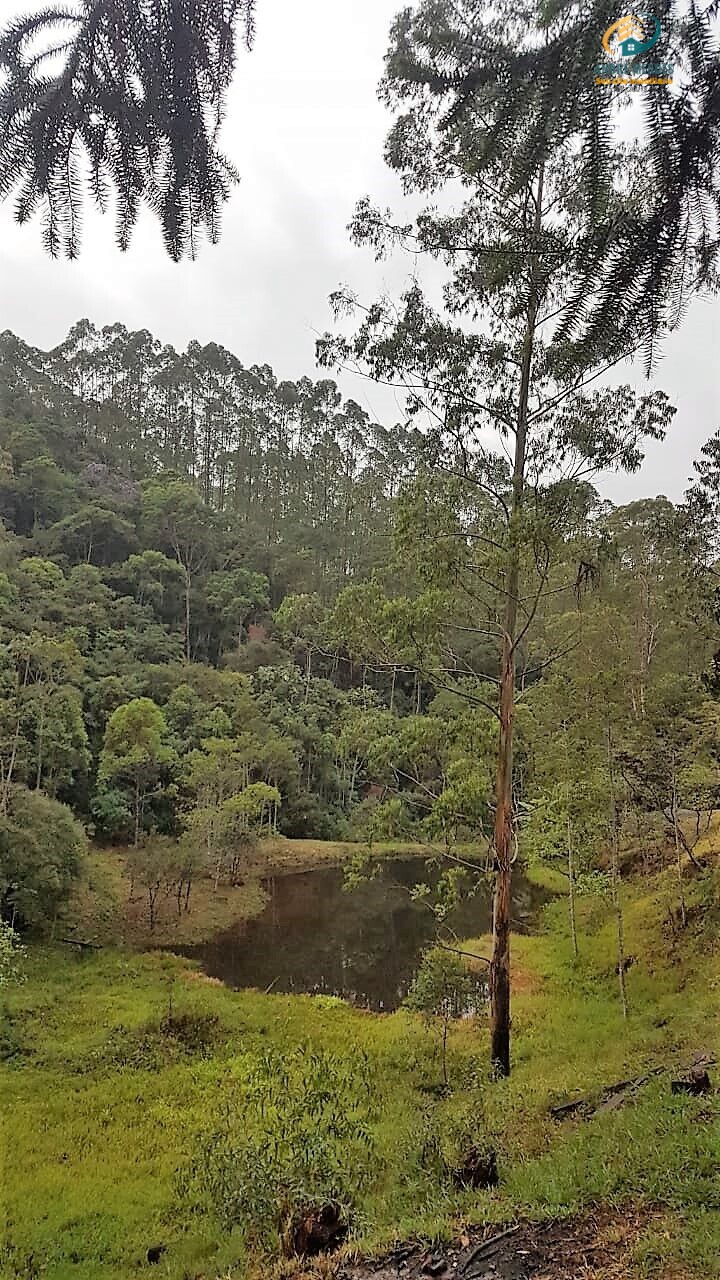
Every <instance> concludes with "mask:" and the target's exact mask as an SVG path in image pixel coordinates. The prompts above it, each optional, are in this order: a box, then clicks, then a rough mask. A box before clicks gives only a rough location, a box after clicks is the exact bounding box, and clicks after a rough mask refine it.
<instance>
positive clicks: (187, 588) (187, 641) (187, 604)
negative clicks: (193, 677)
mask: <svg viewBox="0 0 720 1280" xmlns="http://www.w3.org/2000/svg"><path fill="white" fill-rule="evenodd" d="M190 581H191V580H190V571H189V569H187V568H186V569H185V657H186V659H187V661H188V662H189V661H190V658H191V656H192V655H191V652H190Z"/></svg>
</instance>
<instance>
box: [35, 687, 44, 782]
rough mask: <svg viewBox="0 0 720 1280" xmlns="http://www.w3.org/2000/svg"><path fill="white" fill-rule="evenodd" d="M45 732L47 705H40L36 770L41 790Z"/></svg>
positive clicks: (36, 780) (36, 778)
mask: <svg viewBox="0 0 720 1280" xmlns="http://www.w3.org/2000/svg"><path fill="white" fill-rule="evenodd" d="M44 734H45V707H44V706H43V705H42V704H41V706H40V723H39V724H38V741H37V769H36V771H35V790H36V791H39V790H40V783H41V782H42V765H43V737H44Z"/></svg>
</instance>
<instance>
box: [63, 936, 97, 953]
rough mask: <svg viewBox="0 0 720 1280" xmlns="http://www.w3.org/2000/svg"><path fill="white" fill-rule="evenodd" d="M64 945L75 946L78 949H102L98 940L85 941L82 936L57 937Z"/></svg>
mask: <svg viewBox="0 0 720 1280" xmlns="http://www.w3.org/2000/svg"><path fill="white" fill-rule="evenodd" d="M58 942H61V943H62V944H63V946H65V947H77V948H78V950H79V951H102V946H101V944H100V943H99V942H85V941H84V940H83V939H82V938H58Z"/></svg>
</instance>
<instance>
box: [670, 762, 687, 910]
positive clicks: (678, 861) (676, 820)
mask: <svg viewBox="0 0 720 1280" xmlns="http://www.w3.org/2000/svg"><path fill="white" fill-rule="evenodd" d="M670 758H671V765H672V820H673V831H674V834H675V866H676V869H677V881H678V893H679V896H680V920H681V923H682V927H683V929H684V928H685V926H686V925H687V906H686V904H685V886H684V884H683V870H682V839H681V833H680V817H679V814H678V794H677V765H676V760H675V751H674V750H673V751H672V754H671V757H670Z"/></svg>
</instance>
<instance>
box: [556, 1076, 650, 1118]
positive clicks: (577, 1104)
mask: <svg viewBox="0 0 720 1280" xmlns="http://www.w3.org/2000/svg"><path fill="white" fill-rule="evenodd" d="M664 1070H665V1068H664V1067H655V1068H654V1069H653V1070H652V1071H648V1072H647V1073H646V1074H645V1075H644V1076H636V1077H635V1079H634V1080H619V1081H618V1082H617V1084H611V1085H608V1086H607V1087H606V1088H605V1089H603V1091H602V1093H601V1094H600V1097H599V1099H598V1100H597V1101H596V1102H593V1101H592V1100H591V1099H590V1098H571V1099H569V1100H568V1101H567V1102H560V1103H556V1104H555V1106H552V1107H551V1108H550V1115H551V1116H552V1117H553V1118H554V1119H555V1120H565V1119H566V1118H567V1117H568V1116H572V1115H577V1114H581V1115H582V1116H583V1117H584V1118H585V1119H587V1120H589V1119H590V1117H591V1116H594V1115H597V1114H598V1113H602V1112H604V1111H616V1110H617V1108H618V1107H622V1106H623V1105H624V1103H625V1102H626V1101H627V1099H628V1098H629V1097H631V1096H632V1095H633V1094H634V1093H635V1091H636V1090H637V1089H640V1088H642V1086H643V1085H644V1084H647V1083H648V1081H650V1080H652V1079H653V1078H654V1077H655V1076H659V1075H661V1074H662V1072H663V1071H664Z"/></svg>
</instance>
